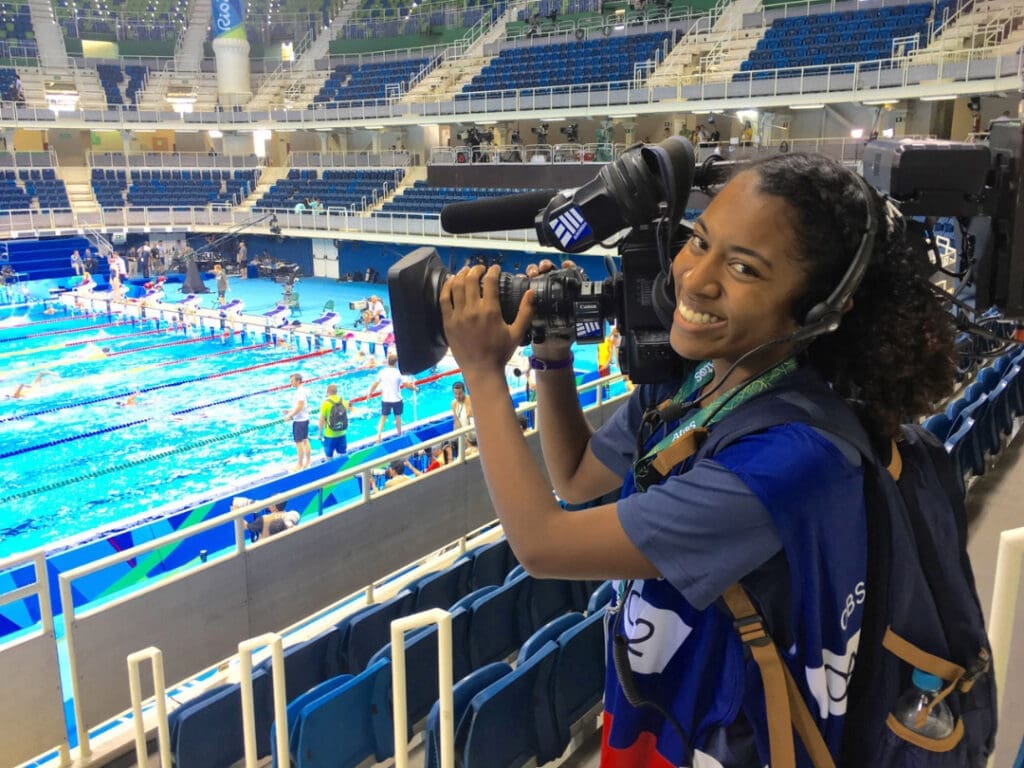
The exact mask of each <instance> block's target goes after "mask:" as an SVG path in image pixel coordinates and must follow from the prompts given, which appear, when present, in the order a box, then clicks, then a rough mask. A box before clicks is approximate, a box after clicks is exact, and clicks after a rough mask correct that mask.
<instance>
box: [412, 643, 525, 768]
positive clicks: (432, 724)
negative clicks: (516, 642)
mask: <svg viewBox="0 0 1024 768" xmlns="http://www.w3.org/2000/svg"><path fill="white" fill-rule="evenodd" d="M511 672H512V667H511V666H510V665H509V664H508V663H506V662H504V661H499V662H495V663H494V664H488V665H487V666H485V667H481V668H480V669H478V670H476V671H475V672H473V673H471V674H469V675H466V676H465V677H464V678H462V679H461V680H459V681H458V682H457V683H455V686H454V688H453V689H452V705H453V706H452V709H453V712H452V721H453V724H454V734H455V753H456V754H457V755H458V754H461V752H462V747H463V746H464V745H465V740H466V736H467V734H468V732H469V721H468V720H467V719H466V714H467V713H468V711H469V703H470V702H471V701H472V700H473V697H474V696H476V695H477V694H478V693H479V692H480V691H482V690H484V689H485V688H487V687H488V686H490V685H491V684H493V683H495V682H497V681H498V680H500V679H502V678H504V677H505V676H506V675H508V674H509V673H511ZM440 729H441V706H440V702H434V705H433V706H432V707H431V708H430V713H429V714H428V715H427V726H426V730H425V731H424V734H423V743H424V745H425V752H426V757H425V760H424V768H441V730H440Z"/></svg>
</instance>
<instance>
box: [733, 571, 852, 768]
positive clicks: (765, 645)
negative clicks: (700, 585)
mask: <svg viewBox="0 0 1024 768" xmlns="http://www.w3.org/2000/svg"><path fill="white" fill-rule="evenodd" d="M722 599H723V600H724V601H725V604H726V605H727V606H728V608H729V612H730V613H731V614H732V616H733V619H734V621H733V626H734V627H735V628H736V633H737V634H738V635H739V637H740V641H741V642H742V643H743V647H744V648H745V649H746V650H747V651H748V652H749V653H750V655H751V656H752V657H753V659H754V661H755V662H757V668H758V669H759V670H760V672H761V682H762V684H763V685H764V697H765V712H766V714H767V717H768V744H769V750H770V752H771V760H770V765H771V767H772V768H791V767H792V766H795V765H796V751H795V748H794V744H793V729H794V728H795V729H796V732H797V735H798V736H799V737H800V741H801V742H803V745H804V749H805V750H807V754H808V755H809V756H810V758H811V763H812V764H813V765H814V767H815V768H835V761H834V760H833V759H832V754H831V753H830V752H829V751H828V746H826V744H825V739H824V738H823V737H822V735H821V731H819V730H818V726H817V724H816V723H815V722H814V717H813V716H812V715H811V712H810V710H809V709H808V708H807V702H805V701H804V697H803V696H802V695H801V694H800V689H799V688H798V687H797V684H796V681H795V680H794V679H793V675H792V673H791V672H790V671H789V667H787V666H786V665H785V663H783V661H782V658H781V657H780V656H779V649H778V646H776V645H775V641H774V640H772V637H771V635H769V634H768V630H767V629H766V628H765V625H764V620H763V619H762V618H761V614H760V613H759V612H758V610H757V608H755V607H754V603H753V601H751V599H750V597H749V596H748V595H747V592H746V590H744V589H743V587H742V586H740V585H739V584H738V583H737V584H733V585H732V586H731V587H729V588H728V589H726V590H725V592H724V593H722Z"/></svg>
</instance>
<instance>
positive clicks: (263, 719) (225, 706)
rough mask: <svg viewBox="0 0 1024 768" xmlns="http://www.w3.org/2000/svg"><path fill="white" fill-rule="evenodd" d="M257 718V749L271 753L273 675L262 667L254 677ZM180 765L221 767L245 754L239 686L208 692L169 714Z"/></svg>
mask: <svg viewBox="0 0 1024 768" xmlns="http://www.w3.org/2000/svg"><path fill="white" fill-rule="evenodd" d="M252 689H253V705H254V709H255V720H256V752H257V755H258V756H259V757H265V756H267V755H269V754H270V724H271V722H272V720H273V714H272V699H271V686H270V677H269V676H268V675H267V673H266V671H264V670H258V671H256V672H254V674H253V676H252ZM168 721H169V724H170V732H171V745H172V750H173V752H174V762H175V764H176V765H180V766H186V765H187V766H189V767H190V768H221V766H225V765H231V764H232V763H234V762H235V761H237V760H241V759H242V758H243V757H244V756H245V746H244V739H243V735H242V694H241V690H240V688H239V685H238V684H237V683H235V684H234V685H228V686H222V687H218V688H215V689H213V690H211V691H207V692H206V693H204V694H203V695H202V696H200V697H199V698H198V699H196V700H195V701H192V702H189V703H188V704H187V705H186V706H184V707H182V708H181V709H178V710H175V711H174V712H172V713H171V715H170V716H169V717H168Z"/></svg>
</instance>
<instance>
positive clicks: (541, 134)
mask: <svg viewBox="0 0 1024 768" xmlns="http://www.w3.org/2000/svg"><path fill="white" fill-rule="evenodd" d="M550 129H551V126H550V125H549V124H548V123H541V124H540V125H535V126H533V127H532V128H530V133H532V134H533V135H534V136H536V137H537V141H539V142H540V143H541V144H543V143H544V142H546V141H547V140H548V131H549V130H550Z"/></svg>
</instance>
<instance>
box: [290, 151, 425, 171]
mask: <svg viewBox="0 0 1024 768" xmlns="http://www.w3.org/2000/svg"><path fill="white" fill-rule="evenodd" d="M410 164H411V156H410V154H409V152H407V151H406V150H404V149H391V150H384V151H380V152H369V151H358V150H351V151H348V152H291V153H290V154H289V155H288V167H289V168H407V167H408V166H409V165H410Z"/></svg>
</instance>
